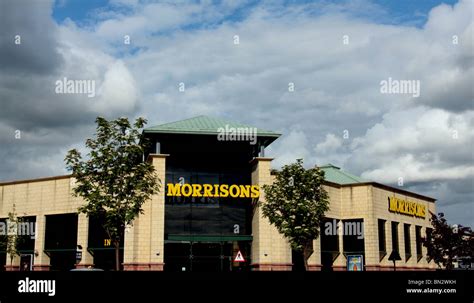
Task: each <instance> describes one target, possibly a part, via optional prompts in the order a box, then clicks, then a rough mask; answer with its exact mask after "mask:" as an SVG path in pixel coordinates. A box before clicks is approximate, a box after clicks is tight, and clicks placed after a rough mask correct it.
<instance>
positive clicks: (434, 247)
mask: <svg viewBox="0 0 474 303" xmlns="http://www.w3.org/2000/svg"><path fill="white" fill-rule="evenodd" d="M430 214H431V219H430V221H431V225H433V229H432V232H431V233H430V234H429V235H427V237H426V238H424V239H423V245H424V246H425V247H426V248H427V250H428V254H427V257H426V259H427V260H428V262H429V261H431V260H433V261H434V262H435V263H436V264H437V265H438V267H440V268H441V267H442V266H443V267H444V268H446V269H447V270H451V269H453V268H454V265H453V262H454V261H456V259H457V258H459V257H473V256H474V238H473V237H472V230H471V228H469V227H464V226H461V225H458V226H457V227H456V228H453V227H452V226H450V225H449V224H448V222H447V220H446V219H445V218H444V214H443V213H439V214H438V216H436V214H434V213H432V212H430Z"/></svg>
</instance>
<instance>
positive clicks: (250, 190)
mask: <svg viewBox="0 0 474 303" xmlns="http://www.w3.org/2000/svg"><path fill="white" fill-rule="evenodd" d="M166 185H167V193H166V195H167V196H171V197H181V196H183V197H216V198H219V197H220V198H226V197H232V198H258V197H259V196H260V188H259V186H258V185H236V184H232V185H228V184H179V183H177V184H173V183H168V184H166Z"/></svg>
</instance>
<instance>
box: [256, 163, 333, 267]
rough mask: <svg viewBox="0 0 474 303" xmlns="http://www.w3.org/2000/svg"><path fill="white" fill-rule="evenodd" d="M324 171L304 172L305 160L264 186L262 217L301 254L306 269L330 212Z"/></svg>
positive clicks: (317, 169) (279, 173)
mask: <svg viewBox="0 0 474 303" xmlns="http://www.w3.org/2000/svg"><path fill="white" fill-rule="evenodd" d="M323 182H324V171H323V170H321V169H319V168H318V167H313V168H310V169H305V168H304V167H303V160H302V159H298V160H297V161H296V163H293V164H290V165H285V166H283V168H282V169H281V171H279V172H277V174H276V179H275V182H274V183H273V184H271V185H264V186H263V190H264V192H265V199H266V202H265V203H261V207H262V213H263V216H264V217H266V218H268V220H269V221H270V223H271V224H273V225H274V226H275V227H276V228H277V230H278V231H279V232H280V233H281V234H283V235H284V236H285V237H286V238H287V239H288V241H289V243H290V245H291V247H292V248H293V249H294V250H295V251H297V252H299V253H301V254H302V256H303V260H304V266H305V269H306V270H308V259H309V258H310V257H311V255H312V254H313V241H314V240H316V239H317V238H318V237H319V228H320V226H321V223H322V220H323V218H324V213H325V212H326V211H327V210H328V209H329V200H328V193H327V192H326V190H325V189H324V188H323Z"/></svg>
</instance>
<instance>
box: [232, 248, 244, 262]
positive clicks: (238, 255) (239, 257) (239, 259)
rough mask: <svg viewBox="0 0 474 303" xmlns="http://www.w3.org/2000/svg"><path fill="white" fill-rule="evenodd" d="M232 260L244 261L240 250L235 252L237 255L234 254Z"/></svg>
mask: <svg viewBox="0 0 474 303" xmlns="http://www.w3.org/2000/svg"><path fill="white" fill-rule="evenodd" d="M234 262H245V259H244V256H242V253H241V252H240V250H239V252H238V253H237V256H235V259H234Z"/></svg>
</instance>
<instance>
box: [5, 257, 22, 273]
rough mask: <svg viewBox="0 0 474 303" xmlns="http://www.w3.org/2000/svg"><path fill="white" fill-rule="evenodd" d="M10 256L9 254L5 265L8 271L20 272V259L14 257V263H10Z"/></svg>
mask: <svg viewBox="0 0 474 303" xmlns="http://www.w3.org/2000/svg"><path fill="white" fill-rule="evenodd" d="M10 256H11V255H10V254H8V253H7V259H6V263H5V270H6V271H19V270H20V257H19V256H18V255H17V254H15V255H13V260H12V261H13V262H11V263H10Z"/></svg>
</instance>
